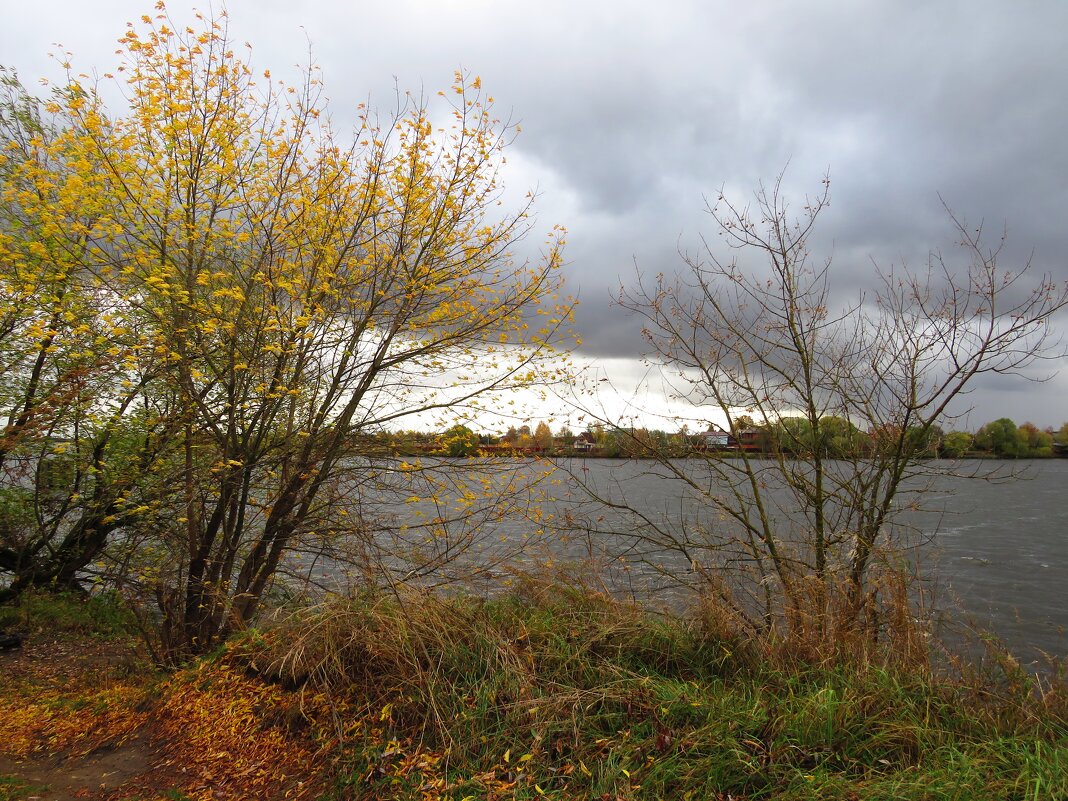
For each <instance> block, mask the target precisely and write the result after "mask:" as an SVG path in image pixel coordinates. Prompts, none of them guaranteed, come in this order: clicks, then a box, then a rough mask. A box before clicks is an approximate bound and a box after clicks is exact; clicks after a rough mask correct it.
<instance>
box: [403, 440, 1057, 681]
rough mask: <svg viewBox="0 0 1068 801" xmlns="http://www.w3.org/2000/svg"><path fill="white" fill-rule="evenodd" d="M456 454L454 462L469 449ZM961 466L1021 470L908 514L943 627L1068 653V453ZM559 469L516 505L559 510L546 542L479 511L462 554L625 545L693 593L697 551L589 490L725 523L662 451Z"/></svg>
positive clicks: (636, 578)
mask: <svg viewBox="0 0 1068 801" xmlns="http://www.w3.org/2000/svg"><path fill="white" fill-rule="evenodd" d="M447 463H448V464H449V465H450V468H456V467H460V466H461V464H462V460H447ZM535 464H536V463H533V462H529V463H513V465H512V468H510V469H512V470H514V475H533V474H534V473H535V472H537V471H540V470H541V468H537V467H535V466H534V465H535ZM695 464H699V463H695ZM963 467H964V468H965V469H967V468H969V467H973V468H974V467H981V468H982V469H983V470H984V471H988V470H989V469H991V468H998V469H999V470H1001V471H1002V472H1004V473H1013V474H1015V477H1014V478H1012V479H1011V480H1004V481H994V482H992V481H984V480H977V479H966V478H955V477H950V476H939V477H937V479H936V480H935V481H934V483H933V484H932V485H931V486H930V488H929V489H928V490H927V491H925V493H924V494H923V498H924V502H925V506H926V511H925V512H923V513H917V512H909V513H908V515H909V522H910V523H911V524H912V526H913V527H914V534H913V535H912V537H911V547H910V548H908V549H907V550H906V551H904V553H905V555H906V558H907V559H908V560H909V561H910V563H911V564H912V565H913V567H914V568H915V569H916V571H917V572H918V573H919V574H920V576H921V577H922V583H921V586H922V587H923V589H924V595H925V597H926V599H927V601H926V602H927V604H928V605H929V608H931V609H933V610H935V611H936V612H937V613H938V616H939V617H940V618H941V619H943V620H944V621H948V624H947V625H944V626H943V627H942V633H943V634H945V635H947V636H948V638H949V639H950V640H954V641H955V642H956V643H957V644H958V645H959V644H960V642H961V639H960V636H959V632H960V630H961V629H962V628H964V627H968V626H971V627H974V628H976V629H978V630H982V631H989V632H991V633H993V634H994V635H996V636H997V637H998V638H999V639H1000V640H1001V641H1002V642H1003V643H1004V644H1005V645H1006V646H1007V647H1008V648H1009V649H1010V650H1011V651H1012V652H1013V653H1014V654H1016V655H1017V656H1019V657H1020V658H1021V659H1022V660H1023V661H1024V662H1025V663H1028V664H1031V663H1036V662H1041V661H1042V660H1043V654H1047V655H1050V656H1053V657H1056V658H1066V657H1068V635H1066V631H1068V500H1066V496H1065V488H1066V486H1068V460H1058V459H1048V460H1035V461H1026V462H1025V461H1021V462H1013V463H998V462H992V461H986V462H982V463H981V464H979V463H968V462H966V463H964V465H963ZM552 470H553V472H552V475H551V476H549V478H548V479H547V480H544V481H542V482H541V483H540V490H539V492H541V493H543V494H538V492H531V493H530V494H529V495H527V496H525V499H524V501H522V502H520V503H519V504H516V511H521V510H522V508H523V506H524V503H525V504H526V505H528V506H532V505H537V506H539V507H540V508H541V509H543V510H544V511H547V512H548V513H550V515H551V517H552V522H550V523H549V524H548V525H546V526H544V529H545V532H544V535H543V536H542V537H541V538H540V541H539V542H538V544H537V545H535V546H534V547H531V548H528V549H527V550H526V551H525V552H523V553H519V552H518V551H517V552H515V553H514V554H512V555H509V552H510V549H511V548H512V546H515V545H516V543H517V542H518V541H519V540H520V539H523V540H525V539H526V538H527V537H528V536H530V534H531V533H532V532H533V531H535V530H536V529H538V528H542V526H540V525H538V524H534V523H532V522H531V521H530V520H529V519H527V518H524V517H523V515H522V514H506V515H503V516H502V517H501V518H500V519H496V518H492V517H489V516H487V517H478V518H475V522H473V523H471V524H469V528H471V529H476V528H477V531H478V533H477V536H475V535H472V539H473V540H474V541H477V542H476V545H475V547H472V548H471V549H470V551H469V553H468V555H467V556H466V557H465V558H464V559H461V560H460V561H461V562H465V561H466V562H467V563H468V564H470V560H472V559H473V560H477V559H484V560H487V561H490V562H492V563H493V565H494V571H491V573H490V574H494V575H497V576H504V575H505V574H506V573H507V561H508V560H509V559H512V560H514V561H517V562H518V563H519V564H520V565H521V566H527V567H530V566H532V565H534V564H535V563H540V564H545V563H547V562H555V563H556V564H570V565H576V564H580V563H581V562H582V560H584V559H588V558H589V557H592V556H596V555H598V554H600V555H601V556H602V557H603V556H605V555H608V556H610V557H618V556H620V555H623V556H624V557H625V558H624V560H620V559H618V558H616V559H614V560H613V559H602V564H608V565H613V566H614V568H615V570H616V575H615V576H614V578H613V581H614V582H615V583H614V586H615V587H617V588H618V587H620V586H625V588H629V589H630V590H632V591H633V592H634V593H636V594H637V595H638V596H639V597H641V598H642V599H643V600H649V601H651V602H654V603H659V604H661V605H679V604H681V603H682V602H683V600H684V599H685V592H684V591H683V590H681V589H680V587H679V586H678V585H677V584H676V583H675V582H673V581H672V580H671V579H672V578H680V577H681V578H683V579H685V578H686V577H687V576H686V574H687V572H690V571H691V565H690V562H689V561H688V560H687V558H684V557H682V556H680V555H679V554H678V553H677V552H675V551H673V550H672V549H670V548H665V547H663V546H662V545H659V544H657V543H655V542H650V541H649V539H648V538H645V539H640V538H639V539H638V540H636V538H635V534H637V533H639V522H638V518H637V517H635V515H634V514H633V513H631V512H627V511H623V510H620V509H611V508H604V507H600V506H598V505H596V504H593V503H591V502H590V501H589V499H588V497H587V495H586V492H585V491H584V490H585V488H587V487H589V488H593V489H595V490H596V491H597V493H598V494H600V495H602V496H607V497H609V498H610V500H612V501H614V502H618V503H620V504H625V505H626V506H628V507H630V508H631V509H633V510H634V511H636V512H638V513H639V514H640V515H644V516H645V517H647V518H648V519H649V520H654V521H666V527H667V528H666V535H667V536H672V532H673V531H674V532H676V533H677V532H678V531H679V530H680V529H681V528H685V529H686V530H687V531H691V532H692V531H695V530H700V529H701V527H702V526H709V525H715V520H714V515H712V514H711V513H710V510H709V509H708V508H707V504H702V503H701V502H698V501H696V500H695V499H694V498H693V494H692V493H691V492H688V491H686V490H685V489H684V488H683V487H682V486H681V485H680V483H679V482H677V481H671V480H668V479H665V478H664V477H663V475H660V474H659V473H660V471H659V469H658V468H657V466H656V465H655V464H654V463H652V462H644V461H627V460H610V459H582V458H574V459H561V460H558V461H557V462H556V463H555V464H554V465H553V467H552ZM504 472H505V473H506V474H507V473H508V470H506V471H504ZM510 480H511V479H510ZM405 494H409V493H408V492H407V489H405ZM787 505H788V504H787ZM437 508H439V509H440V502H439V505H438V507H437ZM393 509H394V512H395V514H396V515H397V516H398V517H399V518H405V517H409V516H410V515H411V514H412V513H413V512H418V511H419V510H420V509H422V510H423V512H424V513H429V514H433V513H434V510H433V509H432V508H430V507H428V506H427V505H426V504H419V503H417V502H413V500H412V499H411V498H409V499H408V501H407V502H406V503H404V504H398V505H395V506H394V507H393ZM565 520H566V521H567V525H562V523H563V521H565ZM535 540H538V538H536V537H532V538H531V541H532V542H533V541H535ZM621 565H622V566H623V567H622V568H621V567H620V566H621ZM490 574H487V575H490ZM621 580H622V581H623V582H625V585H621V584H620V581H621Z"/></svg>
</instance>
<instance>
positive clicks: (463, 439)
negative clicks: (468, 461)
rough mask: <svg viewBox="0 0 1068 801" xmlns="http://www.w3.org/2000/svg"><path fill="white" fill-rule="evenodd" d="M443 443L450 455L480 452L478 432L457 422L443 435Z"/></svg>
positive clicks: (466, 454) (471, 454)
mask: <svg viewBox="0 0 1068 801" xmlns="http://www.w3.org/2000/svg"><path fill="white" fill-rule="evenodd" d="M441 445H442V447H443V448H445V453H447V454H448V455H449V456H474V455H475V454H477V453H478V445H479V441H478V434H476V433H475V432H474V431H472V430H471V429H470V428H468V427H467V426H465V425H460V424H459V423H457V424H456V425H454V426H453V427H452V428H450V429H449V430H448V431H446V432H445V433H444V434H443V435H442V437H441Z"/></svg>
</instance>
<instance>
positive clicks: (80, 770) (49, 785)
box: [0, 736, 154, 801]
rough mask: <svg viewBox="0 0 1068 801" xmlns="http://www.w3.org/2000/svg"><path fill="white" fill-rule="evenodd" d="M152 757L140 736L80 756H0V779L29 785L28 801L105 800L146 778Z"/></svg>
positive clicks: (145, 742)
mask: <svg viewBox="0 0 1068 801" xmlns="http://www.w3.org/2000/svg"><path fill="white" fill-rule="evenodd" d="M153 756H154V750H153V748H152V747H151V745H150V744H149V742H148V740H147V738H146V737H143V736H141V737H137V738H136V739H134V740H132V741H130V742H126V743H123V744H122V745H120V746H117V747H115V748H102V749H100V750H99V751H94V752H92V753H90V754H87V755H85V756H81V757H64V756H63V755H54V756H52V755H49V756H35V757H29V758H27V759H25V760H22V761H18V760H15V759H12V758H11V757H5V756H2V755H0V776H13V777H15V778H18V779H20V780H22V781H23V782H25V783H26V784H28V785H30V786H31V787H32V788H33V789H32V790H31V791H29V793H28V795H27V797H28V798H30V799H40V801H85V799H92V798H106V797H108V796H109V795H112V794H113V792H114V791H115V790H116V789H118V788H120V787H122V786H124V785H127V784H129V783H131V780H134V779H144V778H146V777H147V775H149V774H150V773H152V772H153ZM135 783H137V784H140V783H141V782H135Z"/></svg>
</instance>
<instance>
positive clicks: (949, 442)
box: [942, 431, 975, 459]
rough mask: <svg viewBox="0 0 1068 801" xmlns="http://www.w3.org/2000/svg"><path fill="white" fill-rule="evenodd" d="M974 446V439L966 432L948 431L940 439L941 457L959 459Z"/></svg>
mask: <svg viewBox="0 0 1068 801" xmlns="http://www.w3.org/2000/svg"><path fill="white" fill-rule="evenodd" d="M974 445H975V437H973V436H972V435H971V434H969V433H968V432H967V431H950V432H949V433H948V434H946V436H945V437H944V438H943V439H942V455H943V456H945V457H946V458H948V459H960V458H962V457H964V456H965V455H967V453H968V451H970V450H971V449H972V448H973V447H974Z"/></svg>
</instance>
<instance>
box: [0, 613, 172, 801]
mask: <svg viewBox="0 0 1068 801" xmlns="http://www.w3.org/2000/svg"><path fill="white" fill-rule="evenodd" d="M132 658H133V656H132V654H131V650H130V646H129V644H128V643H121V642H119V643H116V642H110V641H103V640H93V639H79V640H72V639H70V638H66V637H61V636H49V635H48V634H45V633H42V632H38V633H36V634H30V635H29V636H27V637H26V640H25V642H24V644H23V646H22V648H20V649H17V650H14V651H6V652H3V653H0V702H2V704H3V708H2V709H0V718H7V720H6V723H7V724H8V725H7V727H6V728H7V729H8V731H7V732H5V733H6V734H7V735H8V736H7V737H0V782H3V784H0V798H9V797H13V798H17V799H24V798H25V799H39V801H75V799H77V801H84V800H85V799H104V798H108V797H113V794H114V792H115V791H116V789H118V788H119V787H120V786H124V785H128V786H132V787H143V786H146V785H147V784H148V780H149V777H151V776H152V775H153V774H154V773H155V770H154V760H155V757H156V754H155V748H154V747H153V745H152V742H151V738H150V734H149V731H148V728H149V725H148V724H146V725H143V726H141V727H140V728H138V729H135V730H134V731H133V732H124V733H122V734H121V735H120V736H119V737H118V738H117V739H112V740H110V741H109V739H108V738H107V736H106V734H104V733H103V732H102V733H101V735H102V736H101V737H100V738H99V739H102V740H103V742H98V741H97V738H95V737H91V738H89V739H88V740H87V741H84V742H83V741H79V742H78V743H77V747H75V748H73V749H70V748H58V749H56V750H55V751H54V752H49V751H48V750H47V748H46V747H42V746H41V744H40V743H35V747H33V748H32V749H30V748H26V747H25V743H26V742H27V740H26V739H23V740H22V742H23V746H22V747H20V746H19V744H18V743H19V738H20V734H21V735H22V736H23V738H30V742H32V741H33V740H35V739H36V738H37V737H39V736H41V735H40V734H37V735H35V726H37V725H38V724H39V721H38V720H35V717H38V718H39V717H43V716H44V715H45V714H47V712H45V711H44V710H48V709H49V707H50V706H52V707H57V708H59V709H60V710H62V713H63V714H68V713H69V714H77V713H76V712H71V711H70V710H76V709H77V708H78V706H77V704H76V703H71V701H70V697H71V696H72V695H76V694H77V693H78V692H79V691H83V690H87V691H89V692H93V691H98V690H99V689H100V688H103V687H108V686H114V684H115V683H116V682H117V681H120V679H119V678H118V677H119V676H122V675H123V674H124V673H127V672H129V665H130V660H131V659H132ZM42 705H43V708H42ZM105 706H106V707H107V706H110V710H109V711H114V708H115V707H114V706H113V705H110V704H106V703H105ZM89 720H90V721H91V718H90V719H89ZM0 728H4V727H0ZM4 780H7V781H4ZM11 780H17V781H14V782H13V781H11ZM19 783H21V784H22V785H24V786H22V787H20V784H19ZM15 788H19V789H18V790H17V791H16V790H15ZM5 791H6V792H5ZM124 794H125V793H124Z"/></svg>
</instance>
